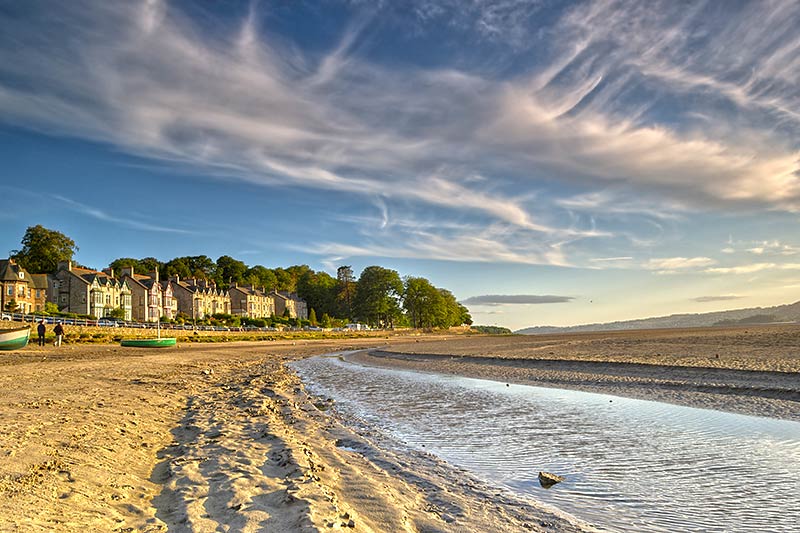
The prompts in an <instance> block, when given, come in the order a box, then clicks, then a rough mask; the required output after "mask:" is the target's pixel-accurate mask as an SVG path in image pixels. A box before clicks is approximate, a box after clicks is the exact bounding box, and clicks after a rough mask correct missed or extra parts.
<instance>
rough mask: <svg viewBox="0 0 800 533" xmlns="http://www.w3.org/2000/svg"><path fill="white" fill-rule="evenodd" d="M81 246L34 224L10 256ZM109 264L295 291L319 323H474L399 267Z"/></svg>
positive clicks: (33, 260)
mask: <svg viewBox="0 0 800 533" xmlns="http://www.w3.org/2000/svg"><path fill="white" fill-rule="evenodd" d="M77 250H78V247H77V246H76V245H75V242H74V241H73V240H72V239H70V238H69V237H67V236H66V235H64V234H62V233H60V232H58V231H55V230H49V229H47V228H44V227H42V226H31V227H29V228H28V229H27V231H26V232H25V236H24V237H23V239H22V248H21V249H20V250H12V251H11V257H13V258H15V259H16V260H17V261H18V263H19V264H20V265H21V266H22V267H23V268H25V269H26V270H28V272H30V273H32V274H35V273H52V272H55V270H56V268H57V264H58V262H59V261H66V260H72V257H73V255H74V253H75V252H76V251H77ZM108 266H109V267H110V268H111V269H113V270H114V272H115V273H119V272H120V271H121V269H122V268H123V267H133V269H134V272H136V273H141V274H149V273H152V272H155V271H158V273H159V276H160V278H161V279H167V278H170V277H173V276H178V277H179V278H180V279H187V278H197V279H205V280H209V281H213V282H215V283H216V284H217V286H218V287H220V288H223V289H226V288H228V287H230V286H231V285H232V284H234V283H236V284H239V285H252V286H253V287H255V288H259V289H264V290H266V291H271V290H279V291H290V292H296V293H297V294H298V296H300V297H301V298H302V299H304V300H305V301H306V303H307V304H308V309H309V320H310V322H311V324H312V325H317V323H319V324H320V325H322V326H328V325H329V324H330V323H332V322H334V321H337V322H342V321H360V322H363V323H366V324H369V325H370V326H373V327H397V326H411V327H414V328H447V327H450V326H459V325H462V324H471V323H472V318H471V317H470V315H469V311H468V310H467V308H466V307H464V306H463V305H461V304H460V303H458V302H457V301H456V298H455V296H453V294H452V293H451V292H450V291H448V290H447V289H442V288H438V287H435V286H434V285H432V284H431V283H430V282H429V281H428V280H427V279H425V278H420V277H411V276H406V277H401V276H400V274H399V273H398V272H397V271H395V270H391V269H388V268H383V267H381V266H370V267H367V268H365V269H364V270H363V271H362V272H361V274H360V276H359V277H358V279H355V277H354V275H353V272H352V270H351V269H350V267H349V266H342V267H340V268H339V269H338V272H337V276H336V277H333V276H331V275H330V274H328V273H327V272H323V271H319V272H318V271H315V270H313V269H311V268H310V267H309V266H308V265H294V266H290V267H286V268H280V267H279V268H267V267H265V266H262V265H253V266H249V265H247V264H245V263H244V262H243V261H240V260H238V259H235V258H233V257H230V256H227V255H223V256H221V257H219V258H217V260H216V261H215V260H213V259H211V258H210V257H208V256H205V255H196V256H185V257H175V258H173V259H170V260H168V261H160V260H158V259H156V258H154V257H145V258H141V259H136V258H132V257H121V258H118V259H115V260H114V261H112V262H111V263H110V264H109V265H108ZM318 317H319V318H318Z"/></svg>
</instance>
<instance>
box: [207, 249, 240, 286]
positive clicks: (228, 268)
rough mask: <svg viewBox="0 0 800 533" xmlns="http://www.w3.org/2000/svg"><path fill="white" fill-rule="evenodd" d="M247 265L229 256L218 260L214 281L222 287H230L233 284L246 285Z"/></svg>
mask: <svg viewBox="0 0 800 533" xmlns="http://www.w3.org/2000/svg"><path fill="white" fill-rule="evenodd" d="M245 274H247V265H246V264H244V263H243V262H242V261H239V260H238V259H234V258H233V257H231V256H229V255H223V256H221V257H220V258H219V259H217V265H216V272H215V275H214V280H215V281H216V282H217V285H218V286H220V287H228V286H229V285H230V284H231V283H244V278H245Z"/></svg>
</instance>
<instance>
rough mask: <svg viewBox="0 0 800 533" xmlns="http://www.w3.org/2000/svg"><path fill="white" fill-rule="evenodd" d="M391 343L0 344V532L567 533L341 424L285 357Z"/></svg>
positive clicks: (526, 507) (545, 515) (423, 457)
mask: <svg viewBox="0 0 800 533" xmlns="http://www.w3.org/2000/svg"><path fill="white" fill-rule="evenodd" d="M425 340H428V339H425ZM397 342H400V340H397V339H394V338H392V339H363V340H353V339H350V340H343V341H339V342H335V341H332V342H331V341H314V342H301V341H298V342H285V343H281V342H271V343H263V342H261V343H229V344H214V345H192V344H185V345H180V346H179V347H178V348H175V349H164V350H156V351H150V350H141V349H140V350H137V349H132V348H120V347H118V346H111V345H77V346H74V345H73V346H64V347H62V348H61V349H58V350H57V349H55V348H54V347H52V346H47V347H44V348H37V347H28V348H26V349H24V350H22V351H19V352H11V353H2V354H0V390H2V393H0V417H1V418H2V421H3V427H4V430H5V431H4V432H3V433H2V434H1V435H0V530H2V531H75V532H78V531H81V532H83V531H120V532H122V531H179V532H180V531H245V532H246V531H270V532H297V531H330V530H341V529H345V530H353V531H387V532H389V531H391V532H394V531H409V532H411V531H419V532H422V531H431V532H433V531H442V532H446V531H499V532H504V531H531V530H532V531H579V530H580V528H579V527H578V526H576V525H573V524H571V523H570V522H568V521H567V520H565V519H564V518H562V517H561V516H560V515H559V514H557V513H553V512H550V511H548V510H546V509H543V508H541V507H540V506H537V505H536V504H535V502H527V501H520V500H516V499H514V498H513V497H511V496H509V495H507V494H502V493H499V492H498V491H497V490H494V489H492V488H491V487H488V486H485V485H483V484H482V483H481V482H479V481H477V480H475V479H473V478H472V477H470V476H469V475H467V474H466V473H464V472H461V471H458V470H455V469H453V468H452V467H450V466H449V465H447V464H445V463H443V462H441V461H439V460H437V459H436V458H435V457H433V456H430V455H427V454H424V453H399V452H391V451H387V450H386V449H385V448H384V447H381V446H380V443H376V442H375V441H374V440H373V438H372V436H371V435H369V434H358V433H356V432H354V431H352V430H350V429H348V428H346V427H344V426H343V425H341V424H340V423H339V422H338V421H337V419H336V418H335V417H333V416H330V415H329V414H328V408H329V404H328V403H327V402H325V401H324V399H319V398H312V397H310V396H308V395H307V394H306V393H305V391H304V388H303V386H302V384H301V383H300V382H299V380H298V378H297V377H296V376H295V375H294V374H293V373H291V372H289V371H288V370H287V369H286V368H285V367H284V365H283V364H284V363H285V362H288V361H291V360H295V359H297V358H300V357H306V356H309V355H315V354H322V353H328V352H331V351H337V350H345V349H357V348H370V347H376V346H377V345H378V344H380V345H387V344H388V345H392V344H395V343H397ZM415 344H418V343H415ZM390 347H391V346H390Z"/></svg>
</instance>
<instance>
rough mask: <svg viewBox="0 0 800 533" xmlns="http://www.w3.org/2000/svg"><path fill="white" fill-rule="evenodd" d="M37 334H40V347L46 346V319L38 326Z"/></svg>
mask: <svg viewBox="0 0 800 533" xmlns="http://www.w3.org/2000/svg"><path fill="white" fill-rule="evenodd" d="M36 333H38V334H39V346H44V334H45V333H47V328H46V327H45V325H44V319H41V320H40V321H39V325H38V326H36Z"/></svg>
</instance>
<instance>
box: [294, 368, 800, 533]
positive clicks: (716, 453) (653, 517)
mask: <svg viewBox="0 0 800 533" xmlns="http://www.w3.org/2000/svg"><path fill="white" fill-rule="evenodd" d="M293 366H294V368H295V369H296V370H297V371H298V373H299V374H300V375H301V377H302V378H303V380H304V381H305V383H306V386H307V388H308V390H309V391H310V392H312V393H314V394H317V395H321V396H327V397H331V398H333V399H335V400H336V408H337V410H338V411H339V412H340V413H341V414H342V415H344V416H345V417H347V418H350V419H351V420H352V421H353V422H355V423H358V424H360V425H366V426H367V427H369V428H371V429H372V430H374V431H377V432H381V433H384V434H386V435H388V436H389V437H391V438H393V439H395V440H399V441H401V442H403V443H405V445H407V446H409V447H411V448H414V449H419V450H425V451H427V452H430V453H433V454H435V455H437V456H439V457H441V458H443V459H445V460H447V461H448V462H450V463H451V464H454V465H457V466H459V467H461V468H464V469H465V470H468V471H470V472H472V473H474V474H475V475H476V476H477V477H479V478H482V479H484V480H485V481H487V482H489V483H491V484H494V485H497V486H500V487H503V488H505V489H507V490H510V491H512V492H514V493H516V494H518V495H522V496H529V497H533V498H534V499H536V500H539V501H543V502H547V503H549V504H551V505H553V506H555V507H558V508H559V509H562V510H564V511H566V512H568V513H570V514H572V515H574V516H576V517H579V518H581V519H583V520H585V521H587V522H589V523H591V524H593V525H594V526H595V527H597V528H598V529H601V530H603V531H635V532H649V531H659V532H662V531H663V532H679V531H709V532H712V531H713V532H727V531H748V532H751V531H759V532H772V531H774V532H782V533H783V532H788V531H800V423H798V422H790V421H783V420H775V419H769V418H760V417H751V416H744V415H736V414H731V413H723V412H718V411H709V410H705V409H693V408H688V407H680V406H674V405H669V404H663V403H657V402H648V401H642V400H633V399H627V398H620V397H616V396H607V395H602V394H591V393H586V392H577V391H567V390H560V389H549V388H542V387H530V386H524V385H510V386H507V385H506V384H504V383H499V382H494V381H487V380H479V379H472V378H462V377H457V376H448V375H438V374H430V373H417V372H409V371H403V370H388V369H381V368H372V367H365V366H361V365H356V364H353V363H349V362H347V361H345V360H343V359H342V358H338V357H317V358H312V359H306V360H303V361H300V362H297V363H294V364H293ZM540 470H544V471H548V472H553V473H556V474H560V475H563V476H565V478H566V480H565V481H564V482H562V483H559V484H558V485H555V486H554V487H552V488H550V489H544V488H542V487H541V486H540V485H539V482H538V480H537V474H538V472H539V471H540Z"/></svg>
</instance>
